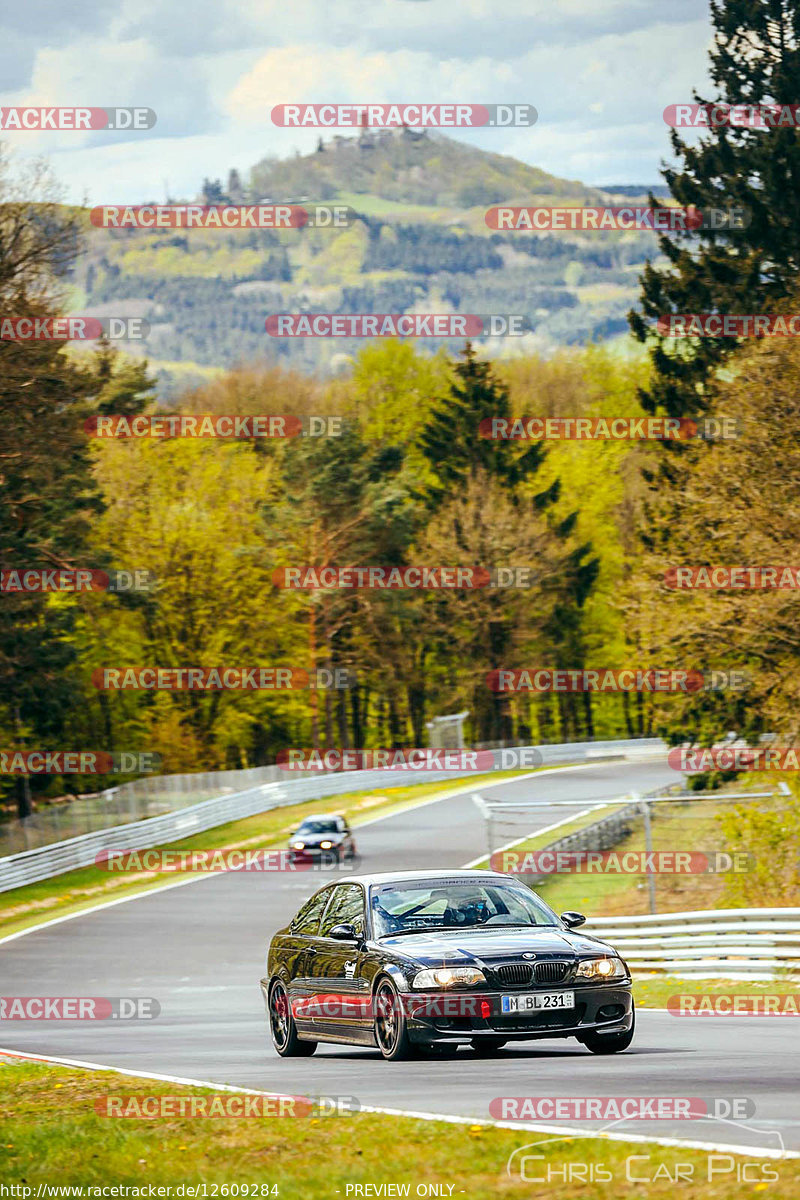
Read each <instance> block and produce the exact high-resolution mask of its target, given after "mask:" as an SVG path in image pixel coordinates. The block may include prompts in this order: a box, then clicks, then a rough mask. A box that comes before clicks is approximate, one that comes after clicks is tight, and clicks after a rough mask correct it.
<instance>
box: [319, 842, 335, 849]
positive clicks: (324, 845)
mask: <svg viewBox="0 0 800 1200" xmlns="http://www.w3.org/2000/svg"><path fill="white" fill-rule="evenodd" d="M332 845H333V842H320V844H319V848H320V850H330V848H331V846H332Z"/></svg>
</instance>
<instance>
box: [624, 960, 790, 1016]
mask: <svg viewBox="0 0 800 1200" xmlns="http://www.w3.org/2000/svg"><path fill="white" fill-rule="evenodd" d="M695 993H703V994H704V995H714V996H720V995H724V996H796V995H798V994H799V993H800V989H799V988H798V982H797V980H794V981H792V980H791V979H770V980H763V979H759V980H756V979H753V980H750V979H681V978H679V977H678V976H677V975H649V974H639V973H637V972H634V977H633V998H634V1000H635V1001H636V1006H637V1008H666V1007H667V1001H668V1000H669V998H670V996H677V995H679V994H683V995H694V994H695ZM786 1019H787V1020H789V1019H790V1018H788V1017H787V1018H786ZM780 1028H781V1029H783V1028H784V1027H783V1026H781V1027H780ZM791 1029H794V1026H791V1027H790V1031H791Z"/></svg>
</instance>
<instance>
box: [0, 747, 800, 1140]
mask: <svg viewBox="0 0 800 1200" xmlns="http://www.w3.org/2000/svg"><path fill="white" fill-rule="evenodd" d="M465 782H466V781H465ZM673 782H675V772H674V771H672V770H671V769H670V768H668V767H667V766H666V764H665V763H663V762H639V763H636V762H613V763H606V764H598V765H596V766H595V765H592V766H590V767H588V768H587V767H581V768H562V769H560V770H558V771H553V772H547V773H543V774H539V775H536V776H533V777H530V778H527V779H522V780H517V781H510V782H504V783H502V784H499V785H495V786H493V787H492V789H491V794H492V797H493V798H494V799H497V798H501V797H502V798H504V799H507V800H509V801H512V800H515V799H516V800H519V799H529V798H534V799H538V798H541V801H542V804H543V807H542V809H541V812H537V813H536V814H530V813H527V814H524V815H522V816H521V817H520V818H519V825H518V829H517V830H516V831H514V830H510V831H508V832H506V830H505V828H504V830H503V835H504V836H503V840H504V841H506V840H511V838H512V837H513V835H514V832H517V834H518V836H519V835H522V834H524V833H527V832H529V831H533V830H535V829H541V828H545V827H547V826H549V825H552V824H554V823H555V822H557V821H562V820H564V819H565V818H566V817H567V816H568V815H572V814H574V813H575V812H577V811H578V810H577V809H575V810H572V809H565V808H555V807H547V802H548V801H552V800H557V799H570V800H573V799H583V798H585V799H586V802H587V804H589V803H591V801H593V800H600V799H608V798H614V797H617V796H624V795H626V794H628V793H630V792H631V791H637V792H647V791H650V790H652V789H654V788H657V787H660V786H662V785H664V784H668V783H673ZM456 786H457V785H456V784H455V783H454V784H453V787H456ZM458 786H460V785H458ZM482 790H484V789H482ZM556 836H558V835H557V834H554V837H556ZM357 840H358V847H359V851H360V853H361V855H362V864H361V867H360V869H361V870H362V871H367V872H368V871H372V870H393V869H404V868H414V867H423V868H437V867H444V868H452V867H458V866H464V865H466V864H467V863H469V862H471V861H472V860H474V859H476V858H477V857H478V856H480V855H481V854H482V853H485V850H486V833H485V828H484V825H483V821H482V819H481V817H480V815H479V813H478V811H477V809H476V807H475V805H474V804H473V802H472V800H471V799H470V796H469V795H468V794H464V795H461V796H457V797H451V798H449V799H444V800H439V801H436V802H434V803H427V804H424V805H422V806H418V807H416V808H413V809H408V810H406V811H405V812H401V813H398V814H396V815H393V816H392V815H390V816H387V817H385V818H382V819H380V818H379V819H377V820H374V821H371V822H369V823H368V824H366V825H364V826H362V827H361V828H360V829H359V831H358V833H357ZM339 877H340V878H341V877H343V876H342V875H341V874H340V876H339ZM326 881H327V875H323V874H322V873H321V872H318V871H309V872H303V873H299V874H285V873H281V874H276V873H260V872H230V873H225V874H217V875H206V876H197V877H195V878H193V879H192V881H191V882H190V883H188V884H181V885H179V886H173V887H169V888H166V889H162V890H160V891H157V892H154V893H151V894H150V895H145V896H143V897H141V898H140V899H134V900H131V901H127V902H124V903H119V904H115V905H112V906H110V907H106V908H103V909H100V910H98V911H95V912H90V913H87V914H84V915H81V916H79V917H77V918H75V919H70V920H65V921H61V922H58V923H54V924H52V925H51V926H50V927H49V928H43V929H40V930H36V931H33V932H31V933H27V934H25V935H23V936H20V937H16V938H12V939H9V940H8V941H7V942H5V943H0V993H2V994H3V995H6V996H131V997H133V996H151V997H155V998H156V999H157V1000H158V1002H159V1004H160V1005H161V1014H160V1017H159V1018H158V1019H157V1020H156V1021H151V1022H146V1021H145V1022H130V1023H122V1022H116V1021H94V1022H88V1021H19V1020H18V1021H9V1020H4V1021H2V1022H1V1023H0V1045H1V1046H3V1047H5V1048H7V1049H9V1050H19V1051H24V1052H28V1053H32V1054H43V1055H53V1056H58V1057H64V1058H70V1059H78V1060H84V1061H87V1062H92V1063H100V1064H105V1065H108V1066H114V1067H122V1068H125V1069H127V1070H131V1071H137V1070H139V1071H145V1072H154V1073H162V1074H166V1075H174V1076H179V1077H182V1078H187V1079H194V1080H198V1081H207V1082H212V1083H215V1084H234V1085H237V1086H240V1087H246V1088H255V1089H261V1090H265V1091H273V1092H282V1093H289V1094H293V1095H318V1094H324V1095H346V1096H355V1097H357V1098H358V1101H359V1102H360V1104H361V1105H376V1106H381V1107H386V1108H390V1109H393V1110H400V1111H408V1112H420V1113H437V1114H452V1115H457V1116H466V1117H471V1118H474V1119H475V1120H476V1121H488V1120H489V1119H490V1112H489V1103H490V1101H491V1100H492V1099H493V1098H495V1097H498V1096H548V1097H549V1096H553V1097H555V1096H563V1097H575V1096H617V1097H622V1096H688V1097H704V1098H711V1097H721V1098H732V1097H748V1098H750V1099H751V1100H752V1101H753V1102H754V1103H755V1115H754V1116H752V1117H748V1118H747V1120H746V1121H745V1122H744V1125H743V1124H742V1123H736V1124H733V1123H728V1122H725V1121H719V1120H703V1121H697V1120H694V1121H671V1122H665V1121H661V1122H658V1121H653V1120H648V1121H642V1120H639V1121H628V1122H626V1123H625V1124H623V1125H618V1126H616V1127H615V1129H614V1132H615V1133H620V1134H625V1135H632V1136H636V1135H645V1136H649V1137H654V1136H655V1137H670V1138H677V1139H686V1140H688V1141H692V1142H711V1143H716V1144H719V1145H731V1146H733V1145H736V1146H752V1147H753V1148H756V1147H763V1148H766V1149H771V1150H779V1149H780V1148H781V1137H782V1138H783V1140H784V1143H785V1147H786V1149H792V1150H798V1149H800V1108H798V1104H797V1091H796V1088H797V1080H798V1078H799V1077H800V1039H799V1038H798V1032H800V1027H798V1024H797V1022H796V1020H793V1019H792V1018H791V1017H750V1016H742V1017H732V1016H718V1017H716V1016H715V1017H712V1016H702V1017H696V1018H686V1017H683V1018H678V1017H674V1016H671V1015H670V1014H669V1013H667V1012H662V1011H644V1012H642V1011H640V1012H639V1013H638V1020H637V1036H636V1039H635V1040H634V1043H633V1045H632V1047H631V1048H630V1050H628V1051H627V1052H625V1053H624V1054H620V1055H616V1056H609V1057H595V1056H594V1055H592V1054H590V1053H589V1052H588V1051H587V1050H585V1049H584V1048H583V1047H582V1046H580V1045H579V1044H578V1043H577V1042H575V1041H571V1040H564V1041H559V1040H552V1041H543V1042H530V1043H521V1044H520V1043H517V1044H516V1045H515V1044H509V1045H508V1046H506V1048H505V1049H504V1050H502V1051H501V1052H500V1053H499V1054H498V1055H497V1056H496V1057H495V1058H491V1059H488V1060H487V1059H481V1058H478V1057H477V1056H476V1055H475V1054H473V1052H472V1051H471V1050H470V1049H469V1048H461V1049H459V1050H458V1052H457V1053H456V1054H454V1055H452V1056H445V1055H441V1056H439V1055H437V1056H426V1057H425V1058H423V1059H421V1060H419V1061H412V1062H406V1063H402V1062H401V1063H386V1062H384V1061H383V1060H382V1059H381V1057H380V1055H379V1053H378V1051H377V1050H376V1051H370V1050H366V1049H351V1048H350V1047H346V1046H332V1045H324V1044H321V1045H320V1046H319V1048H318V1049H317V1052H316V1054H315V1055H314V1056H313V1057H312V1058H309V1059H280V1058H278V1056H277V1055H276V1054H275V1052H274V1050H273V1048H272V1045H271V1042H270V1039H269V1035H268V1031H267V1024H266V1017H265V1012H264V1007H263V1002H262V998H261V992H260V990H259V979H260V977H261V975H262V974H263V970H264V955H265V950H266V946H267V942H268V940H269V938H270V935H271V934H272V932H273V931H274V930H276V929H278V928H280V927H281V926H283V925H284V924H286V922H287V921H288V919H289V918H290V917H291V916H292V915H293V913H294V912H295V911H296V910H297V908H298V907H299V906H300V904H301V902H302V901H303V899H304V898H305V897H306V896H307V895H308V894H309V893H310V892H311V891H313V890H315V889H316V888H317V887H319V886H320V885H321V884H322V883H323V882H326ZM589 915H591V914H589ZM696 990H698V991H702V984H699V983H698V985H697V987H696ZM563 1124H564V1123H563V1122H562V1125H563ZM572 1124H573V1126H574V1122H573V1123H572ZM580 1128H585V1129H586V1130H587V1131H588V1130H591V1129H593V1128H602V1126H598V1124H597V1123H596V1122H585V1123H582V1124H581V1126H580ZM779 1135H780V1136H779ZM541 1136H545V1135H541Z"/></svg>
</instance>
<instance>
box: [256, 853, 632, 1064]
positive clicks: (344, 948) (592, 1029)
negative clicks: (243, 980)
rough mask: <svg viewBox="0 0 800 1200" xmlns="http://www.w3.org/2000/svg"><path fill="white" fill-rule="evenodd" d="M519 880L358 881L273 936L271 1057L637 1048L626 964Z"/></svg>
mask: <svg viewBox="0 0 800 1200" xmlns="http://www.w3.org/2000/svg"><path fill="white" fill-rule="evenodd" d="M584 920H585V918H584V917H582V916H581V915H580V913H563V914H562V915H561V916H560V917H558V916H556V914H555V913H554V912H553V911H552V910H551V909H550V908H548V906H547V905H546V904H545V903H544V901H543V900H541V899H540V898H539V897H538V896H537V895H536V894H535V892H532V891H531V890H530V889H529V888H527V887H526V886H525V885H524V884H523V883H521V882H520V881H519V880H518V879H515V878H514V877H512V876H508V875H501V874H497V873H493V872H489V871H405V872H403V873H402V874H394V873H392V874H377V875H351V876H348V877H347V878H346V879H343V880H341V881H340V882H337V883H334V884H329V885H328V886H327V887H324V888H321V889H320V890H319V891H318V892H315V893H314V895H313V896H312V897H311V898H310V899H309V900H307V901H306V903H305V904H304V905H303V907H302V908H301V909H300V911H299V912H298V913H297V914H296V916H295V917H294V918H293V920H292V921H291V922H290V923H289V925H288V926H287V927H286V928H285V929H281V930H279V931H278V933H276V934H275V936H274V937H273V938H272V941H271V942H270V945H269V950H268V953H267V974H266V978H264V979H262V980H261V990H262V992H263V994H264V1000H265V1003H266V1006H267V1015H268V1020H269V1025H270V1031H271V1034H272V1040H273V1042H274V1044H275V1049H276V1050H277V1051H278V1054H280V1055H282V1056H305V1055H309V1054H313V1053H314V1051H315V1049H316V1047H317V1044H318V1043H319V1042H340V1043H345V1044H347V1045H354V1046H369V1047H375V1046H377V1047H378V1049H379V1050H380V1051H381V1054H382V1055H383V1057H384V1058H387V1059H390V1060H396V1059H404V1058H410V1057H412V1056H413V1055H414V1054H415V1053H416V1052H417V1051H419V1050H420V1049H421V1048H422V1047H424V1046H431V1045H433V1044H435V1043H442V1042H450V1043H453V1042H455V1043H459V1042H461V1043H463V1042H468V1043H469V1044H470V1045H471V1046H472V1048H473V1049H474V1050H475V1051H476V1052H478V1053H480V1054H491V1053H493V1052H494V1051H496V1050H498V1049H500V1047H501V1046H504V1045H505V1044H506V1043H507V1042H509V1041H511V1040H528V1039H532V1038H552V1037H560V1038H564V1037H574V1038H577V1040H578V1041H579V1042H581V1043H582V1044H583V1045H584V1046H586V1048H587V1049H588V1050H591V1051H592V1052H593V1053H594V1054H616V1053H617V1052H618V1051H620V1050H625V1049H627V1047H628V1046H629V1045H630V1044H631V1041H632V1040H633V1029H634V1010H633V998H632V996H631V978H630V972H629V970H628V967H627V964H626V963H625V962H624V961H623V960H622V959H621V958H620V956H619V955H618V954H617V953H616V951H615V950H614V949H613V948H612V947H611V946H609V945H608V944H607V943H605V942H601V941H599V940H598V939H597V938H593V937H588V936H586V935H585V934H580V933H573V932H572V930H573V929H574V928H575V927H576V926H578V925H581V924H583V922H584Z"/></svg>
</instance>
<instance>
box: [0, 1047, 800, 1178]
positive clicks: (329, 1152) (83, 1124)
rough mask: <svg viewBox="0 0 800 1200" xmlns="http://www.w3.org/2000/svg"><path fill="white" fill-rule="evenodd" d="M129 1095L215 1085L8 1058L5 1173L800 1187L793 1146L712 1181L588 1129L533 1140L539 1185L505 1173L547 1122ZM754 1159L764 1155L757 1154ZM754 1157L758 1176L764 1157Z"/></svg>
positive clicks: (705, 1169) (693, 1164) (1, 1070)
mask: <svg viewBox="0 0 800 1200" xmlns="http://www.w3.org/2000/svg"><path fill="white" fill-rule="evenodd" d="M265 1066H266V1062H265ZM302 1067H303V1064H302V1063H301V1064H300V1068H301V1069H300V1070H298V1077H299V1078H302V1077H303V1075H304V1074H307V1072H304V1071H303V1070H302ZM437 1069H442V1067H441V1066H440V1067H439V1068H437ZM445 1069H446V1068H445ZM375 1070H376V1071H378V1072H384V1073H386V1074H387V1075H389V1074H390V1073H391V1072H392V1071H396V1070H397V1067H396V1066H393V1065H389V1064H384V1063H381V1062H376V1063H375ZM265 1075H266V1071H265ZM268 1082H269V1081H268V1079H265V1084H268ZM533 1090H535V1089H533ZM500 1091H502V1086H501V1083H500V1081H499V1080H498V1092H500ZM131 1095H135V1096H144V1095H147V1096H161V1095H168V1096H178V1095H180V1096H190V1095H191V1096H203V1095H206V1096H208V1095H209V1092H208V1090H205V1091H204V1089H200V1088H195V1087H192V1088H184V1087H179V1086H177V1085H175V1084H164V1083H159V1082H157V1081H155V1080H149V1079H135V1078H131V1077H122V1076H120V1075H116V1074H113V1073H110V1072H102V1071H98V1072H88V1071H81V1070H78V1069H76V1068H71V1067H58V1066H54V1065H45V1064H39V1063H36V1064H33V1063H22V1062H14V1061H13V1060H9V1063H8V1064H7V1065H5V1066H0V1178H2V1179H4V1180H6V1181H7V1182H8V1183H12V1182H13V1183H20V1182H23V1181H24V1182H25V1183H26V1184H27V1185H28V1186H30V1187H32V1189H33V1190H32V1193H31V1194H32V1195H34V1196H35V1194H36V1188H37V1186H38V1185H39V1184H40V1183H44V1184H51V1185H52V1184H55V1185H73V1186H75V1185H77V1186H82V1187H84V1188H86V1187H93V1186H99V1187H102V1186H108V1185H109V1184H110V1185H115V1184H122V1185H127V1186H138V1187H141V1186H144V1187H145V1189H147V1187H148V1185H154V1186H167V1185H171V1186H172V1187H173V1188H175V1187H176V1185H179V1184H194V1185H196V1184H199V1183H202V1182H205V1183H206V1184H207V1185H209V1190H208V1192H207V1195H209V1196H213V1195H214V1193H213V1192H212V1190H211V1185H213V1184H218V1185H220V1186H221V1185H223V1184H228V1185H230V1184H234V1183H235V1184H239V1185H240V1186H241V1185H242V1184H244V1183H247V1184H258V1185H267V1187H271V1186H272V1185H275V1186H276V1187H277V1193H273V1192H268V1191H267V1192H263V1193H262V1189H261V1187H259V1189H258V1194H264V1195H273V1194H278V1195H279V1196H280V1197H281V1198H282V1200H294V1198H295V1197H296V1198H297V1200H301V1198H302V1200H322V1198H323V1197H324V1198H325V1200H332V1198H333V1197H335V1196H336V1195H337V1194H338V1195H340V1196H341V1197H342V1200H345V1198H346V1196H347V1195H348V1194H349V1195H350V1196H355V1194H356V1193H355V1192H354V1190H353V1188H354V1186H357V1185H366V1184H372V1185H373V1186H374V1185H380V1184H395V1185H403V1184H407V1185H410V1187H409V1194H410V1195H412V1196H413V1195H415V1194H416V1189H417V1187H418V1186H419V1185H422V1184H433V1183H436V1184H439V1185H444V1186H443V1188H442V1192H443V1194H444V1195H445V1196H447V1195H452V1196H453V1197H458V1196H461V1195H464V1196H468V1197H470V1200H472V1198H477V1200H482V1198H484V1197H489V1196H495V1197H497V1196H499V1197H508V1198H514V1200H516V1198H518V1197H525V1200H528V1198H529V1197H552V1196H553V1195H559V1194H565V1193H566V1194H569V1195H580V1196H586V1197H591V1198H593V1200H629V1198H631V1200H632V1198H633V1197H641V1196H643V1195H645V1194H646V1195H647V1196H648V1198H652V1200H674V1195H675V1185H674V1182H673V1179H674V1177H675V1173H676V1164H679V1163H680V1164H686V1165H687V1166H685V1167H684V1171H685V1173H688V1172H689V1169H691V1175H690V1178H691V1180H692V1181H691V1182H690V1183H684V1184H683V1186H682V1187H681V1191H680V1194H681V1196H682V1197H689V1198H690V1200H694V1198H695V1197H697V1198H698V1200H699V1198H700V1197H702V1200H734V1197H739V1196H740V1195H741V1194H742V1192H743V1191H744V1192H745V1193H746V1194H749V1193H751V1192H753V1191H758V1190H760V1189H761V1188H762V1187H766V1186H768V1187H769V1192H768V1195H769V1196H770V1197H774V1198H775V1200H783V1198H784V1197H789V1196H791V1195H793V1194H794V1195H796V1194H797V1188H798V1185H799V1184H800V1171H799V1170H798V1161H797V1160H796V1159H795V1160H791V1159H787V1160H783V1161H780V1162H776V1161H774V1160H761V1161H762V1162H763V1170H764V1173H766V1172H770V1173H772V1174H776V1175H777V1180H776V1181H775V1182H769V1183H768V1184H754V1183H753V1182H750V1183H748V1184H747V1185H746V1186H745V1187H744V1188H743V1186H742V1184H741V1183H738V1182H737V1179H736V1170H735V1161H741V1160H740V1159H739V1160H735V1161H734V1162H731V1163H730V1167H731V1169H730V1170H729V1171H728V1172H727V1173H726V1174H725V1175H719V1174H718V1175H716V1176H714V1177H713V1178H712V1181H711V1182H710V1183H709V1182H708V1173H709V1170H710V1169H712V1168H713V1166H716V1167H717V1168H719V1166H720V1163H719V1160H717V1161H716V1162H715V1161H714V1160H713V1159H711V1160H710V1159H709V1155H708V1153H706V1152H704V1151H699V1150H688V1149H683V1148H676V1147H663V1146H658V1145H649V1146H647V1145H641V1144H636V1143H632V1142H612V1141H608V1140H604V1139H600V1138H596V1137H587V1138H568V1139H563V1138H561V1139H558V1140H554V1141H549V1142H547V1143H546V1144H545V1145H542V1146H535V1147H532V1148H531V1149H530V1153H534V1154H536V1153H539V1154H543V1155H544V1161H543V1162H536V1163H532V1162H531V1163H529V1171H530V1172H531V1173H532V1174H534V1175H537V1176H539V1177H541V1176H543V1175H545V1173H546V1172H552V1173H553V1174H552V1179H553V1182H551V1183H550V1184H549V1185H548V1184H545V1185H535V1186H534V1187H533V1188H532V1186H531V1184H530V1183H527V1184H522V1183H521V1182H520V1180H519V1177H518V1176H517V1177H516V1178H509V1177H508V1176H507V1174H506V1163H507V1162H508V1159H509V1156H510V1155H511V1154H512V1153H513V1152H514V1151H516V1150H520V1149H521V1148H522V1147H525V1146H528V1147H530V1143H532V1142H538V1141H542V1140H544V1139H547V1138H548V1134H547V1133H546V1132H542V1133H539V1132H532V1131H530V1130H513V1129H497V1128H494V1127H492V1126H490V1125H486V1124H479V1123H478V1122H476V1123H475V1124H473V1125H455V1124H448V1123H446V1122H443V1121H422V1120H418V1119H416V1120H415V1119H412V1118H408V1117H389V1116H383V1115H377V1114H357V1115H353V1116H341V1117H336V1116H332V1117H323V1118H315V1117H310V1116H309V1117H301V1118H298V1119H297V1120H293V1119H291V1118H289V1117H282V1118H281V1117H264V1118H258V1117H250V1118H240V1119H235V1118H231V1117H228V1118H216V1119H214V1118H211V1119H199V1118H195V1119H192V1118H188V1117H184V1118H180V1117H167V1118H151V1119H148V1118H131V1119H120V1118H114V1117H103V1116H100V1115H98V1113H97V1112H96V1111H95V1103H96V1102H98V1103H100V1104H101V1105H102V1104H103V1103H104V1102H105V1099H106V1097H109V1096H112V1097H122V1096H131ZM705 1124H706V1123H704V1125H705ZM637 1132H638V1129H637ZM644 1132H645V1133H646V1132H647V1131H646V1130H644ZM691 1132H692V1133H695V1130H694V1129H693V1130H692V1131H691ZM708 1136H709V1133H708V1129H707V1128H703V1129H702V1130H700V1131H699V1132H697V1133H696V1137H697V1138H698V1140H699V1139H701V1138H702V1139H703V1140H705V1139H707V1138H708ZM633 1155H640V1156H644V1158H637V1159H636V1160H635V1163H631V1164H630V1168H631V1173H632V1174H634V1175H638V1176H639V1177H641V1176H642V1175H645V1174H646V1175H647V1176H648V1177H649V1178H650V1179H652V1180H653V1182H651V1183H650V1184H649V1185H648V1186H647V1187H646V1193H645V1190H643V1185H641V1184H635V1183H629V1182H627V1181H626V1160H627V1159H628V1158H629V1157H630V1156H633ZM516 1161H517V1162H518V1161H519V1155H518V1156H517V1159H516ZM751 1161H753V1162H758V1161H759V1160H757V1158H756V1156H752V1159H751ZM565 1164H573V1167H572V1168H571V1169H572V1170H576V1169H577V1170H580V1169H581V1164H586V1165H587V1168H588V1165H592V1166H593V1167H594V1168H595V1170H597V1167H598V1165H599V1164H603V1166H604V1168H605V1171H606V1172H607V1174H609V1175H611V1176H612V1179H611V1181H610V1182H598V1183H593V1184H591V1186H590V1187H588V1188H587V1187H586V1185H581V1184H578V1185H577V1186H576V1185H575V1184H574V1183H573V1184H572V1185H570V1186H568V1187H567V1188H565V1186H564V1184H563V1182H562V1181H563V1177H564V1176H563V1171H564V1167H565ZM634 1167H635V1170H634ZM585 1169H586V1168H585ZM751 1170H752V1172H753V1174H754V1175H755V1172H756V1171H760V1170H761V1168H760V1167H753V1168H752V1169H751ZM755 1178H759V1175H755ZM451 1187H452V1190H450V1188H451ZM348 1188H350V1191H349V1193H348V1190H347V1189H348ZM144 1194H145V1195H146V1194H147V1191H146V1190H145V1193H144ZM200 1194H202V1193H200ZM216 1194H217V1195H224V1194H225V1193H222V1192H221V1191H219V1192H217V1193H216ZM228 1194H230V1193H228ZM239 1194H241V1192H240V1193H239ZM364 1194H365V1193H364V1192H363V1191H362V1193H361V1195H362V1196H363V1195H364ZM366 1194H370V1193H366ZM371 1194H373V1195H374V1194H375V1193H374V1192H372V1193H371ZM89 1195H91V1193H90V1194H89ZM173 1195H174V1192H173Z"/></svg>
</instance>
